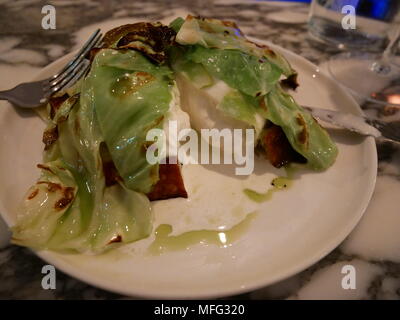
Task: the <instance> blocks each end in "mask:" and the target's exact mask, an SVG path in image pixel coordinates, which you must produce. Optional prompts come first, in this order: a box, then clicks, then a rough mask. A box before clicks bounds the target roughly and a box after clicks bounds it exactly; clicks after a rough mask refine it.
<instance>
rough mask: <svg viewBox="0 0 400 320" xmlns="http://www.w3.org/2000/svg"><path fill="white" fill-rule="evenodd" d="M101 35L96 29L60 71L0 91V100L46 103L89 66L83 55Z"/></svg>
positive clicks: (30, 104) (28, 104)
mask: <svg viewBox="0 0 400 320" xmlns="http://www.w3.org/2000/svg"><path fill="white" fill-rule="evenodd" d="M101 37H102V34H101V33H100V29H97V30H96V31H95V32H94V33H93V34H92V35H91V36H90V38H89V39H88V40H87V41H86V43H85V44H84V45H83V47H82V48H81V50H80V51H79V52H78V53H77V54H76V55H75V57H74V58H72V60H71V61H69V62H68V63H67V64H66V65H65V66H64V67H63V68H62V69H61V71H60V72H58V73H57V74H55V75H53V76H51V77H50V78H47V79H44V80H40V81H35V82H28V83H21V84H19V85H18V86H16V87H15V88H13V89H10V90H6V91H0V100H8V101H9V102H11V103H12V104H15V105H17V106H19V107H22V108H35V107H38V106H40V105H42V104H44V103H46V102H47V101H48V99H49V98H50V96H51V95H53V94H55V93H56V92H58V91H60V90H62V89H64V88H67V87H69V86H71V85H73V84H74V83H75V82H76V81H78V80H79V79H80V78H81V77H82V76H83V75H84V74H85V72H86V71H87V70H88V69H89V66H90V63H89V61H88V60H87V59H85V57H86V55H87V53H88V52H89V51H90V50H91V49H92V48H94V47H95V46H96V45H98V44H99V43H100V40H101Z"/></svg>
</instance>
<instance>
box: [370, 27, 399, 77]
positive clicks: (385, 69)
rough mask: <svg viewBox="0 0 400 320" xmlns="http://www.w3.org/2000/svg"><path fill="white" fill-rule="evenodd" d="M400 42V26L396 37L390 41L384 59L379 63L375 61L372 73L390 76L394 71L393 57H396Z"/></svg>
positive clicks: (397, 28)
mask: <svg viewBox="0 0 400 320" xmlns="http://www.w3.org/2000/svg"><path fill="white" fill-rule="evenodd" d="M399 42H400V26H397V27H396V33H395V35H394V37H393V38H392V39H391V40H390V42H389V44H388V46H387V47H386V49H385V51H384V52H383V53H382V57H381V59H380V60H379V61H375V62H374V63H373V64H372V66H371V69H372V71H374V72H376V73H378V74H381V75H384V76H386V75H388V74H389V73H390V72H391V71H392V65H393V64H392V61H393V57H394V56H395V55H396V51H397V48H398V46H399Z"/></svg>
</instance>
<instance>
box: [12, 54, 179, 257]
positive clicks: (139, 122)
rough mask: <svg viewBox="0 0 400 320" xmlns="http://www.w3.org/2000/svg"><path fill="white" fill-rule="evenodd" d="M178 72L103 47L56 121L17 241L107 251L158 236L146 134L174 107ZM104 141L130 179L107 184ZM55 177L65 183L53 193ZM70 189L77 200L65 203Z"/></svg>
mask: <svg viewBox="0 0 400 320" xmlns="http://www.w3.org/2000/svg"><path fill="white" fill-rule="evenodd" d="M170 73H171V71H170V70H169V69H168V67H159V66H156V65H155V64H152V63H151V62H150V61H149V60H148V59H147V58H145V57H143V56H142V54H141V53H139V52H136V51H131V50H114V49H102V50H101V51H100V52H98V53H97V55H96V56H95V58H94V60H93V63H92V66H91V71H90V73H89V74H88V76H87V77H86V78H85V79H84V80H83V81H82V82H81V83H80V85H79V86H77V87H76V88H75V91H74V92H70V94H73V96H72V97H70V98H69V99H68V100H66V101H65V102H64V103H63V104H62V105H61V107H60V108H59V109H58V110H57V113H56V114H55V116H54V118H53V119H52V120H49V123H48V128H47V129H54V128H57V131H58V139H57V140H56V141H55V142H54V143H53V144H52V145H51V146H50V148H49V149H48V150H46V151H45V153H44V160H45V164H44V166H42V168H44V169H42V177H41V178H40V179H39V182H38V183H37V184H36V185H35V186H33V187H32V188H31V189H30V190H29V192H28V194H27V196H26V197H25V199H24V205H23V206H22V207H21V210H20V213H19V215H18V218H17V223H16V225H15V226H14V228H13V231H14V234H13V241H14V242H15V243H17V244H20V245H24V246H28V247H33V248H36V249H51V250H66V251H75V252H94V253H99V252H102V251H104V250H107V249H109V248H112V247H113V246H115V245H116V244H118V243H128V242H132V241H135V240H139V239H142V238H144V237H147V236H148V235H149V234H150V232H151V230H152V212H151V208H150V202H149V200H148V198H147V197H146V196H145V195H144V194H143V192H147V191H148V190H149V189H150V188H151V186H152V185H153V184H154V183H155V182H156V181H157V180H158V166H157V165H154V166H151V165H149V164H148V163H147V161H146V159H145V148H144V146H145V135H146V132H147V130H149V129H151V128H153V127H157V126H160V125H161V123H162V119H163V117H164V114H165V112H166V111H167V110H168V108H169V103H170V100H171V92H170V91H171V86H172V84H171V83H172V82H171V79H170ZM150 101H151V103H150ZM102 144H105V145H106V146H107V147H108V151H109V153H110V155H111V157H112V159H113V161H114V162H115V165H116V167H117V168H118V170H119V173H120V175H121V177H122V179H123V181H120V183H119V184H116V185H113V186H108V187H106V186H105V178H104V173H103V163H102V157H101V146H102ZM42 182H46V183H42ZM47 182H51V183H53V184H54V185H53V186H55V185H57V186H58V187H54V188H53V189H54V190H55V191H53V189H52V188H49V187H48V185H49V184H48V183H47ZM65 189H67V190H69V191H68V195H69V198H72V195H73V199H71V201H69V202H68V203H66V205H65V206H64V207H62V208H57V207H56V206H55V203H57V201H60V200H62V196H63V190H65ZM36 190H38V191H37V194H36V195H34V193H35V192H36ZM32 195H34V196H33V197H32ZM43 199H45V201H43Z"/></svg>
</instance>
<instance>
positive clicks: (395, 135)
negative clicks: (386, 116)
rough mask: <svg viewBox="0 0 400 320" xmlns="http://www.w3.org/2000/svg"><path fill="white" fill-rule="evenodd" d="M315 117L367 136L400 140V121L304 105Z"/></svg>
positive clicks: (393, 140) (394, 140)
mask: <svg viewBox="0 0 400 320" xmlns="http://www.w3.org/2000/svg"><path fill="white" fill-rule="evenodd" d="M303 108H304V109H306V110H307V111H309V112H310V113H311V114H312V115H313V117H315V118H317V119H320V120H323V121H326V122H328V123H331V124H333V125H335V126H338V127H341V128H344V129H347V130H350V131H353V132H357V133H359V134H362V135H366V136H373V137H375V138H381V139H386V140H390V141H392V142H397V143H399V142H400V122H398V121H395V122H386V121H381V120H376V119H368V118H367V117H363V116H355V115H353V114H350V113H344V112H339V111H332V110H327V109H320V108H314V107H309V106H303Z"/></svg>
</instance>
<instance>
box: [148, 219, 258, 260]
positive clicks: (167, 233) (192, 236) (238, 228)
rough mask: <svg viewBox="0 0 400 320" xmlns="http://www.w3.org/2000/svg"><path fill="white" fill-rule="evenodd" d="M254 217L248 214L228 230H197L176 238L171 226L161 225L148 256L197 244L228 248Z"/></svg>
mask: <svg viewBox="0 0 400 320" xmlns="http://www.w3.org/2000/svg"><path fill="white" fill-rule="evenodd" d="M256 215H257V213H256V212H252V213H248V214H247V215H246V217H245V218H244V219H243V220H242V221H241V222H239V223H238V224H236V225H235V226H233V227H232V228H231V229H228V230H221V231H218V230H197V231H189V232H185V233H182V234H180V235H177V236H173V235H171V232H172V226H171V225H169V224H162V225H160V226H158V227H157V229H156V231H155V240H154V241H153V242H152V244H151V245H150V246H149V248H148V251H149V253H150V254H153V255H160V254H162V253H164V252H168V251H178V250H185V249H187V248H189V247H191V246H193V245H196V244H199V243H201V244H207V245H209V244H213V245H216V246H219V247H228V246H230V245H231V244H232V243H233V242H235V241H236V240H237V239H239V238H240V237H241V236H242V235H243V233H244V232H245V231H246V230H247V228H248V227H249V225H250V224H251V221H252V220H253V219H254V218H255V216H256Z"/></svg>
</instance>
